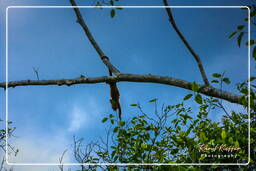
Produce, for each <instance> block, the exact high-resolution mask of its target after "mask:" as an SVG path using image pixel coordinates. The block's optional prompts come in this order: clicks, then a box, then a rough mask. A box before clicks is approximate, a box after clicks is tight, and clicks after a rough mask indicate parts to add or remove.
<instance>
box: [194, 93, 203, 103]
mask: <svg viewBox="0 0 256 171" xmlns="http://www.w3.org/2000/svg"><path fill="white" fill-rule="evenodd" d="M195 101H196V102H197V103H198V104H202V103H203V100H202V96H201V95H200V94H197V95H196V96H195Z"/></svg>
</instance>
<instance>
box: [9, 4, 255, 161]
mask: <svg viewBox="0 0 256 171" xmlns="http://www.w3.org/2000/svg"><path fill="white" fill-rule="evenodd" d="M116 7H117V6H101V7H100V8H116ZM118 7H122V8H246V9H248V41H249V40H251V39H250V37H251V32H250V31H251V28H250V20H251V19H250V8H249V7H248V6H118ZM10 8H40V9H42V8H99V7H95V6H76V7H74V6H8V7H7V8H6V21H5V22H6V30H5V32H6V35H5V36H6V37H5V38H6V41H5V43H6V51H5V52H6V61H5V62H6V63H5V64H6V71H5V72H6V73H5V74H6V75H5V78H6V87H5V88H6V91H5V92H6V93H5V94H6V96H5V97H6V98H5V100H6V105H5V108H6V115H5V116H6V130H5V131H6V139H5V142H6V144H8V134H7V130H8V10H9V9H10ZM250 63H251V61H250V46H248V78H250ZM250 95H251V92H250V79H248V111H249V112H248V139H249V141H248V162H247V163H11V162H9V161H8V146H6V154H5V157H6V163H7V165H11V166H57V165H63V166H80V165H84V166H88V165H94V166H110V165H114V166H131V165H133V166H139V165H143V166H161V165H176V166H178V165H194V166H201V165H231V166H232V165H248V164H249V163H250V156H251V154H250V119H251V116H250Z"/></svg>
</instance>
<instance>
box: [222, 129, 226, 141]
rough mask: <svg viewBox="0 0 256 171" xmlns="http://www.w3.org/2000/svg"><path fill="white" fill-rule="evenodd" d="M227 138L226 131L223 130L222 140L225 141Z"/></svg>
mask: <svg viewBox="0 0 256 171" xmlns="http://www.w3.org/2000/svg"><path fill="white" fill-rule="evenodd" d="M226 137H227V134H226V131H225V130H222V132H221V138H222V139H225V138H226Z"/></svg>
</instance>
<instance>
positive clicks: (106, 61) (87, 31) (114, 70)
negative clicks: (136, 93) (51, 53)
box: [70, 0, 120, 75]
mask: <svg viewBox="0 0 256 171" xmlns="http://www.w3.org/2000/svg"><path fill="white" fill-rule="evenodd" d="M70 3H71V4H72V6H73V7H74V8H73V9H74V11H75V13H76V17H77V22H78V23H79V24H80V25H81V27H82V28H83V30H84V32H85V34H86V36H87V38H88V39H89V41H90V43H91V44H92V46H93V47H94V49H95V50H96V52H97V53H98V54H99V56H100V58H101V60H102V62H103V63H104V64H105V65H106V66H107V68H108V69H109V70H110V71H111V72H112V73H114V74H116V75H117V74H120V71H119V70H118V69H117V68H116V67H115V66H114V65H112V64H111V62H110V61H109V59H108V58H104V57H105V56H106V55H105V54H104V52H103V51H102V50H101V48H100V46H99V45H98V43H97V42H96V41H95V39H94V38H93V35H92V33H91V32H90V29H89V27H88V26H87V25H86V23H85V21H84V19H83V17H82V15H81V13H80V10H79V9H78V7H77V5H76V2H75V0H70Z"/></svg>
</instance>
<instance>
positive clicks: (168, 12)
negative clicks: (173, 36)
mask: <svg viewBox="0 0 256 171" xmlns="http://www.w3.org/2000/svg"><path fill="white" fill-rule="evenodd" d="M163 3H164V5H165V6H166V8H165V10H166V12H167V14H168V16H169V21H170V23H171V25H172V27H173V28H174V30H175V31H176V33H177V34H178V35H179V37H180V39H181V40H182V42H183V43H184V44H185V46H186V47H187V49H188V50H189V52H190V53H191V54H192V56H193V57H194V58H195V60H196V62H197V65H198V68H199V70H200V72H201V75H202V78H203V80H204V83H205V85H207V86H209V81H208V79H207V76H206V74H205V71H204V67H203V64H202V61H201V59H200V57H199V56H198V55H197V54H196V53H195V51H194V50H193V49H192V47H191V46H190V45H189V43H188V41H187V40H186V38H185V37H184V36H183V34H182V33H181V32H180V30H179V28H178V26H177V25H176V23H175V20H174V17H173V15H172V12H171V9H170V8H169V7H168V6H169V5H168V2H167V0H163Z"/></svg>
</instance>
